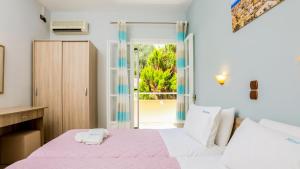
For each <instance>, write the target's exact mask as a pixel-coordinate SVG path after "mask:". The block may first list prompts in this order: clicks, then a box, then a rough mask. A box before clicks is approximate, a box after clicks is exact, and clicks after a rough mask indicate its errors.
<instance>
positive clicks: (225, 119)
mask: <svg viewBox="0 0 300 169" xmlns="http://www.w3.org/2000/svg"><path fill="white" fill-rule="evenodd" d="M234 116H235V108H230V109H222V110H221V119H220V124H219V128H218V132H217V136H216V140H215V143H216V145H218V146H226V145H227V143H228V141H229V139H230V136H231V132H232V128H233V123H234Z"/></svg>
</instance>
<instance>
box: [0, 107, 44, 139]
mask: <svg viewBox="0 0 300 169" xmlns="http://www.w3.org/2000/svg"><path fill="white" fill-rule="evenodd" d="M45 108H46V107H31V106H25V107H11V108H1V109H0V136H2V135H5V134H7V133H11V132H14V131H18V130H26V129H29V130H32V129H34V130H40V132H41V143H44V127H43V116H44V110H45Z"/></svg>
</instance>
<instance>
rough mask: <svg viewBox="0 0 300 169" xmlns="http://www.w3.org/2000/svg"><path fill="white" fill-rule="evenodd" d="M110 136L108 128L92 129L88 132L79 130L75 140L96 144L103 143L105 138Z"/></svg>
mask: <svg viewBox="0 0 300 169" xmlns="http://www.w3.org/2000/svg"><path fill="white" fill-rule="evenodd" d="M107 136H108V130H106V129H90V130H89V131H87V132H79V133H77V134H76V135H75V141H77V142H80V143H84V144H88V145H95V144H101V143H102V141H103V139H104V138H106V137H107Z"/></svg>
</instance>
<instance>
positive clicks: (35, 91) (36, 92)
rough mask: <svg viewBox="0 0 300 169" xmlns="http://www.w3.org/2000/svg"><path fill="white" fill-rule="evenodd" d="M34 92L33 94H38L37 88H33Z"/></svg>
mask: <svg viewBox="0 0 300 169" xmlns="http://www.w3.org/2000/svg"><path fill="white" fill-rule="evenodd" d="M34 94H35V96H37V95H38V90H37V88H35V90H34Z"/></svg>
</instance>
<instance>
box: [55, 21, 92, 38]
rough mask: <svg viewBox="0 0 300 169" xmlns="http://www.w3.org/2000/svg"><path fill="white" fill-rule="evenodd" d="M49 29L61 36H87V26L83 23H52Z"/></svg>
mask: <svg viewBox="0 0 300 169" xmlns="http://www.w3.org/2000/svg"><path fill="white" fill-rule="evenodd" d="M50 29H51V30H52V31H53V32H54V33H56V34H61V35H87V34H88V33H89V24H88V23H87V22H85V21H52V22H51V26H50Z"/></svg>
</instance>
